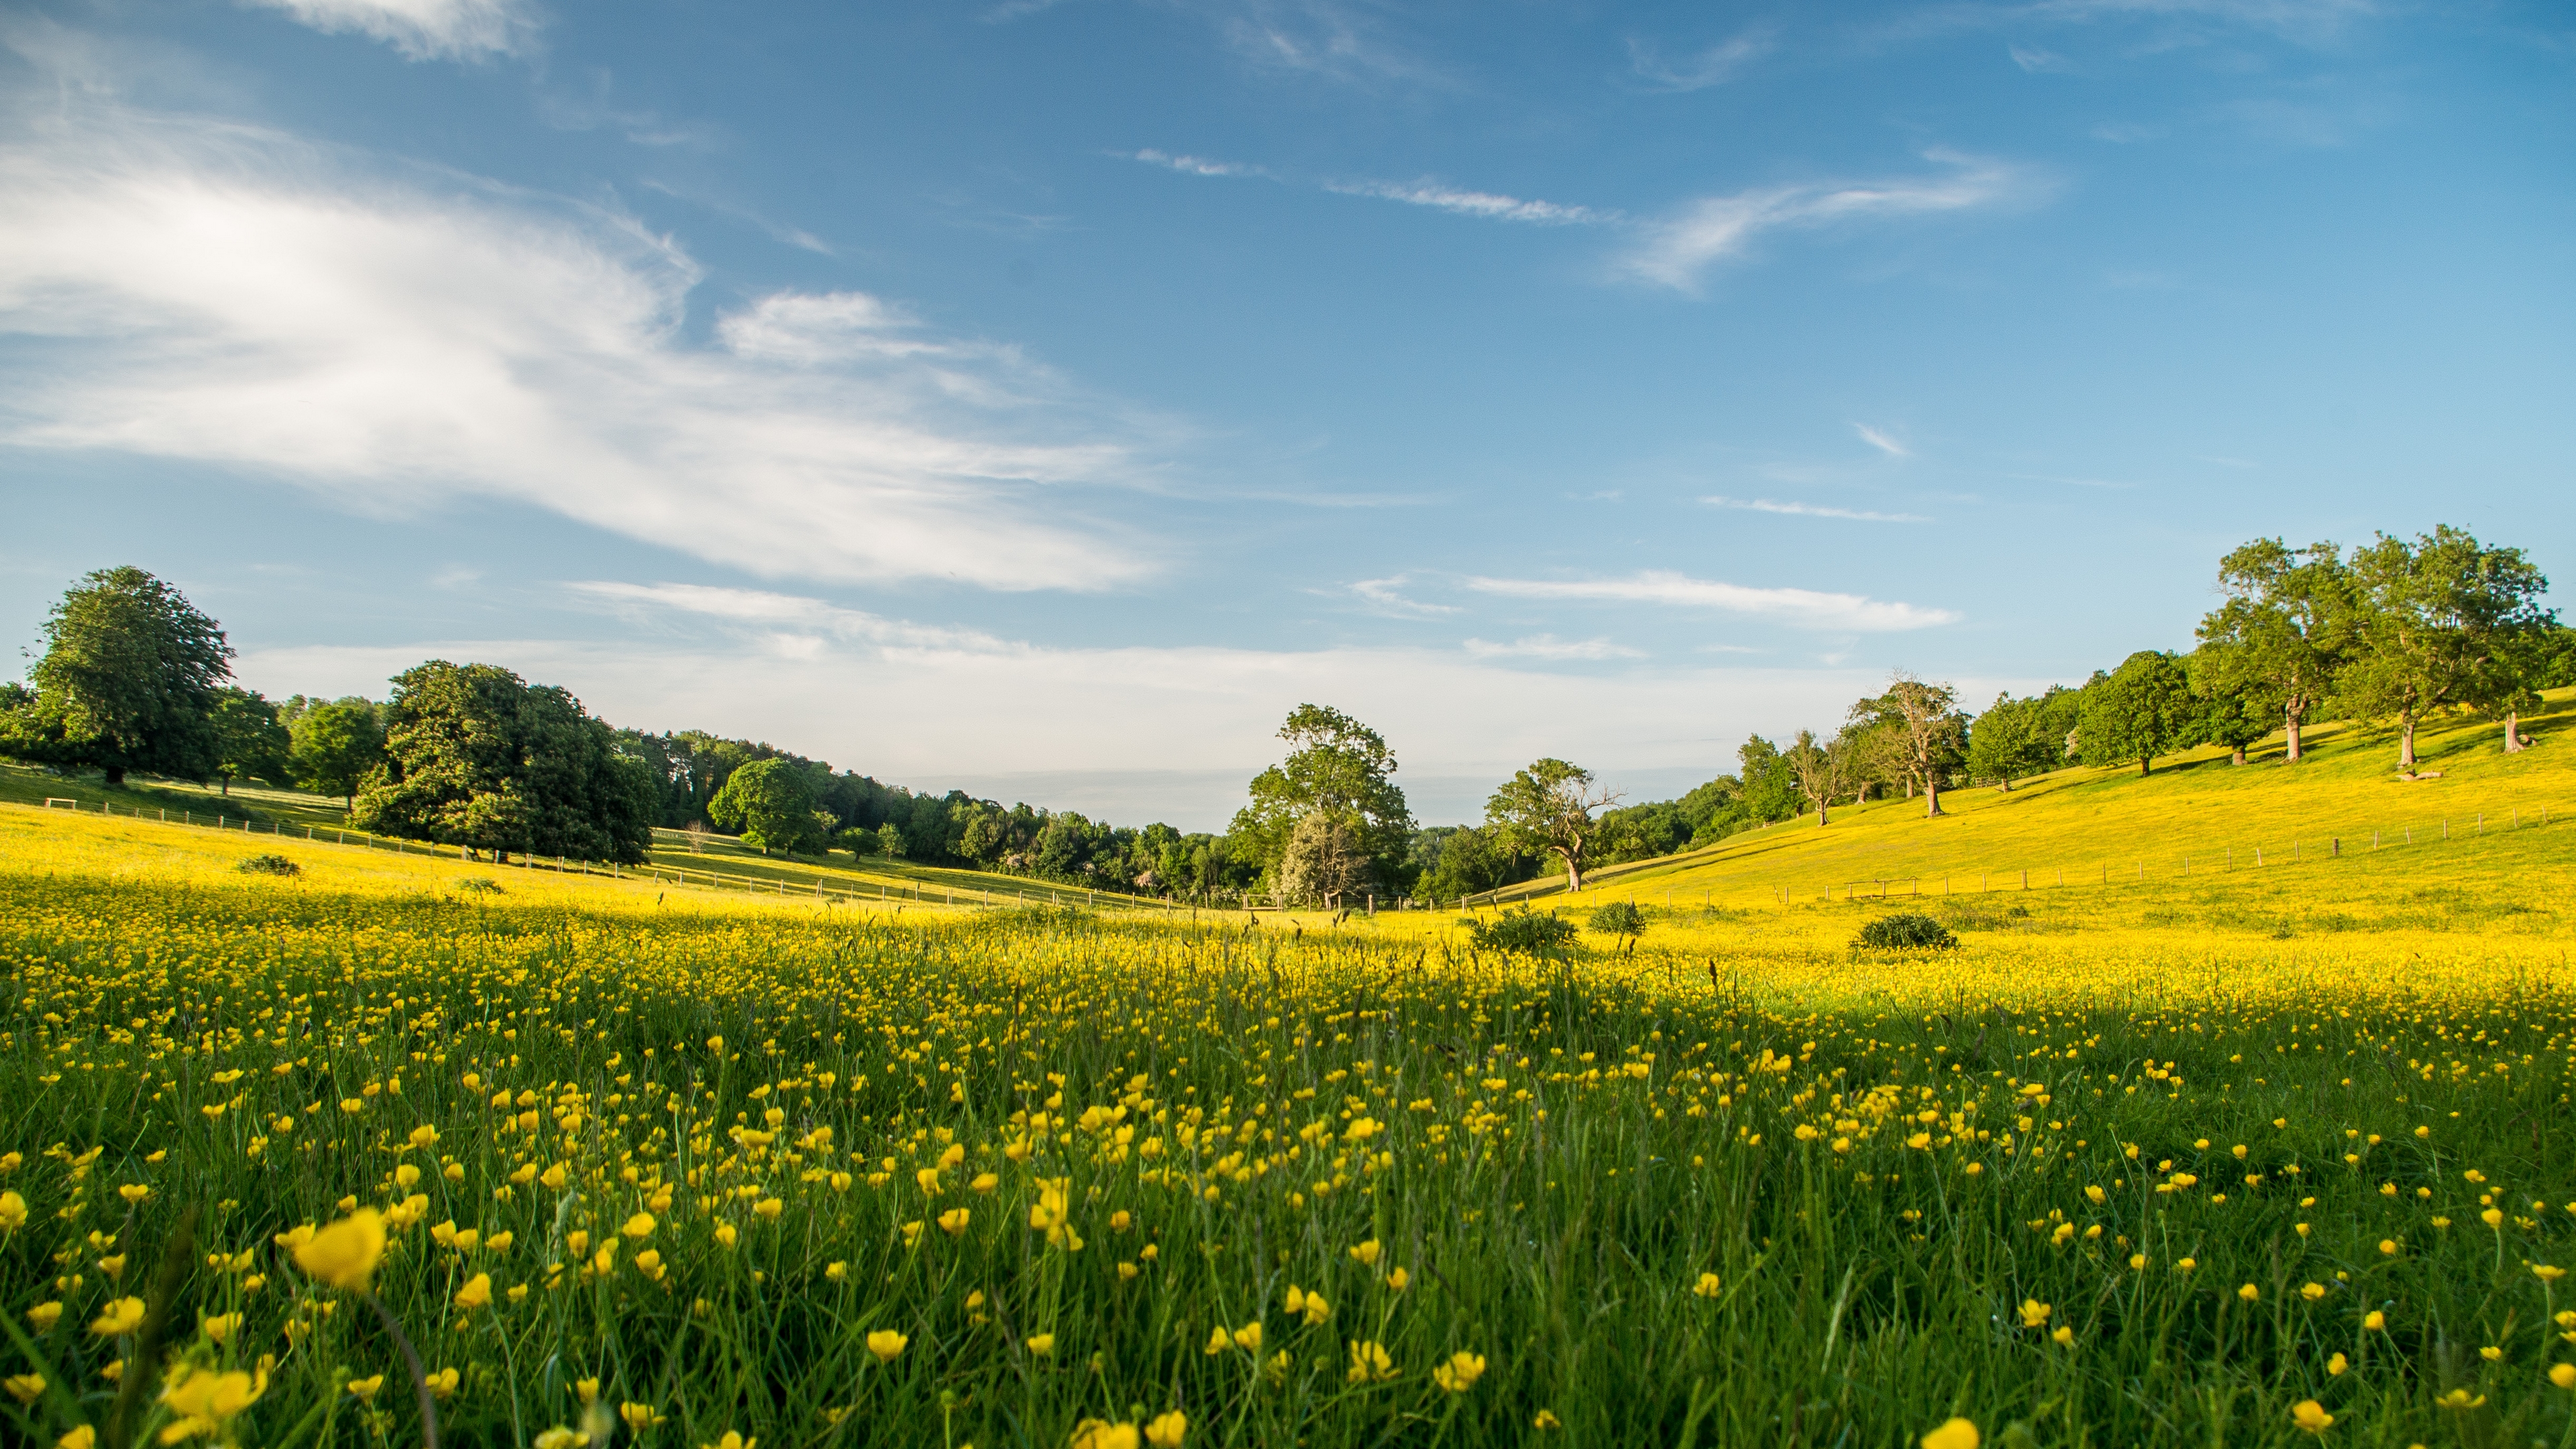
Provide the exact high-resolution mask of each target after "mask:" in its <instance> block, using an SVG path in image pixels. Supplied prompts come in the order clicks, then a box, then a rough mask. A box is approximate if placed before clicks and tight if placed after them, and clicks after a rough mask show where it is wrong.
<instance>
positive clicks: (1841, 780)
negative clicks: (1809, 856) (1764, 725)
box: [1780, 730, 1860, 827]
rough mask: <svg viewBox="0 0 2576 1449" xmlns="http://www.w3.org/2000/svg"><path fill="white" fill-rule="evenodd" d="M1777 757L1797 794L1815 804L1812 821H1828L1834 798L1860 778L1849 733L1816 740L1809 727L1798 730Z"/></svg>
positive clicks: (1851, 786) (1847, 789)
mask: <svg viewBox="0 0 2576 1449" xmlns="http://www.w3.org/2000/svg"><path fill="white" fill-rule="evenodd" d="M1780 758H1781V760H1782V761H1783V762H1785V763H1786V764H1787V765H1788V767H1789V772H1790V776H1791V778H1793V779H1795V780H1796V781H1797V782H1798V794H1799V795H1800V797H1802V798H1803V799H1805V800H1806V802H1807V803H1808V804H1810V805H1813V806H1815V807H1816V824H1817V825H1818V826H1819V827H1822V826H1826V825H1831V824H1832V823H1833V811H1834V802H1835V801H1836V800H1839V799H1841V798H1842V797H1843V796H1845V795H1847V794H1850V793H1851V792H1852V790H1853V789H1854V788H1855V787H1856V786H1857V785H1858V783H1859V780H1860V760H1859V756H1858V748H1857V747H1856V746H1855V745H1854V744H1853V742H1852V739H1851V737H1850V736H1849V735H1837V736H1835V737H1834V738H1832V739H1830V740H1819V739H1817V738H1816V735H1815V732H1814V731H1813V730H1800V731H1798V738H1797V739H1796V740H1794V741H1792V742H1791V743H1790V745H1789V748H1787V749H1785V750H1782V751H1781V752H1780Z"/></svg>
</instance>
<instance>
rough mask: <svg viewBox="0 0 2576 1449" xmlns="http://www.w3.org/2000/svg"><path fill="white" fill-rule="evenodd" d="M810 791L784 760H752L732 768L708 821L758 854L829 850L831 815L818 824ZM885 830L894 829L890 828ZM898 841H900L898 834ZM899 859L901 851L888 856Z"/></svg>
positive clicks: (800, 774) (802, 777) (709, 808)
mask: <svg viewBox="0 0 2576 1449" xmlns="http://www.w3.org/2000/svg"><path fill="white" fill-rule="evenodd" d="M816 813H817V812H816V809H815V804H814V790H813V787H812V786H811V785H809V784H808V783H807V782H806V778H805V772H804V771H802V770H799V769H797V768H796V767H795V766H794V765H791V764H789V763H788V762H787V761H785V760H754V761H752V762H751V763H750V764H747V765H744V766H743V767H742V768H740V769H738V770H735V771H734V772H733V774H732V776H731V778H729V779H727V780H726V781H725V783H724V788H723V789H721V790H718V791H717V792H716V797H715V799H713V800H711V801H709V802H707V818H708V819H710V820H713V821H714V822H715V823H716V824H718V825H721V826H723V827H724V828H725V829H727V830H733V831H738V832H740V833H741V835H742V843H743V844H745V845H749V846H754V847H757V848H758V849H760V850H763V851H770V850H785V851H799V850H804V851H814V852H817V853H819V852H821V851H823V850H825V849H827V848H829V846H830V843H831V838H832V834H833V832H832V830H831V828H830V825H831V820H832V817H831V816H830V815H824V816H823V817H822V819H821V820H819V821H818V820H817V819H816V818H815V816H816ZM884 828H885V829H887V830H892V829H894V827H893V826H891V825H889V826H886V827H884ZM896 838H897V840H898V841H900V839H901V838H902V837H901V835H900V833H898V835H897V837H896ZM887 853H888V854H892V855H900V854H902V853H903V852H902V851H901V850H899V849H898V850H893V851H889V852H887Z"/></svg>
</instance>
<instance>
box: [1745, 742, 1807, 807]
mask: <svg viewBox="0 0 2576 1449" xmlns="http://www.w3.org/2000/svg"><path fill="white" fill-rule="evenodd" d="M1735 761H1736V764H1737V766H1738V767H1739V768H1740V770H1741V772H1742V776H1741V778H1742V779H1743V781H1744V791H1743V797H1742V798H1743V801H1744V811H1745V813H1746V815H1747V816H1748V817H1749V818H1751V819H1753V820H1755V821H1759V822H1766V823H1767V822H1769V821H1774V820H1794V819H1796V818H1797V817H1798V800H1799V794H1798V772H1797V771H1796V770H1795V769H1794V768H1792V767H1791V766H1790V764H1789V761H1788V758H1787V757H1786V756H1785V755H1784V754H1782V752H1781V750H1780V747H1779V746H1778V745H1775V744H1773V743H1771V742H1770V741H1769V740H1766V739H1764V738H1762V737H1761V736H1760V735H1747V736H1745V739H1744V743H1743V744H1741V745H1738V746H1737V747H1736V750H1735Z"/></svg>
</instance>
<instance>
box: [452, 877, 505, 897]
mask: <svg viewBox="0 0 2576 1449" xmlns="http://www.w3.org/2000/svg"><path fill="white" fill-rule="evenodd" d="M456 888H457V889H458V890H461V891H472V892H475V893H478V894H483V895H495V896H497V895H499V894H501V883H500V882H499V881H497V880H494V879H492V878H491V877H490V876H482V875H469V876H467V877H466V878H465V879H463V880H461V881H458V882H457V883H456Z"/></svg>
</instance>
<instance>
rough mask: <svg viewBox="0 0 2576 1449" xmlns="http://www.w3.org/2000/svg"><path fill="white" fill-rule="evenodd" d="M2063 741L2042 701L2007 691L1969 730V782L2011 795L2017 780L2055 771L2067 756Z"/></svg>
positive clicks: (1989, 706) (1988, 707)
mask: <svg viewBox="0 0 2576 1449" xmlns="http://www.w3.org/2000/svg"><path fill="white" fill-rule="evenodd" d="M2063 738H2064V736H2063V732H2054V733H2053V732H2051V731H2050V729H2049V727H2048V719H2047V716H2046V715H2045V714H2044V713H2043V710H2042V706H2041V704H2040V701H2038V700H2036V699H2015V698H2013V697H2012V692H2011V691H2010V690H2006V691H2005V692H2004V693H2002V694H1998V695H1996V696H1995V702H1994V703H1993V704H1990V705H1988V706H1986V712H1985V713H1984V714H1981V715H1979V716H1977V718H1976V722H1975V723H1974V724H1973V725H1972V726H1971V727H1970V728H1969V730H1968V778H1969V779H1971V780H1992V781H1994V782H1995V788H1996V789H1998V790H2004V791H2010V790H2011V789H2012V785H2013V781H2014V780H2016V779H2019V778H2021V777H2023V776H2026V775H2042V774H2046V773H2047V772H2049V771H2050V770H2054V769H2056V768H2057V766H2058V762H2059V760H2061V759H2062V758H2063V757H2064V755H2065V747H2064V745H2063V743H2062V741H2063Z"/></svg>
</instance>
